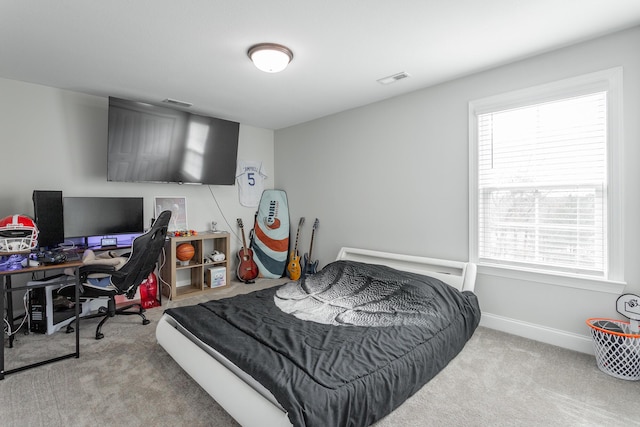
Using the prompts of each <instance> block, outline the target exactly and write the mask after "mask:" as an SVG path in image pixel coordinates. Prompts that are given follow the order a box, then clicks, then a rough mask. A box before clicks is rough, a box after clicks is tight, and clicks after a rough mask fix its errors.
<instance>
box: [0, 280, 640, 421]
mask: <svg viewBox="0 0 640 427" xmlns="http://www.w3.org/2000/svg"><path fill="white" fill-rule="evenodd" d="M277 284H279V282H278V281H273V280H269V279H262V280H259V281H258V282H257V283H256V284H255V285H245V284H242V283H237V282H232V284H231V286H229V287H227V288H224V289H220V290H219V291H220V292H216V293H213V294H209V295H208V296H207V297H206V299H212V298H225V297H229V296H233V295H236V294H238V293H246V292H251V291H253V290H256V289H261V288H265V287H269V286H274V285H277ZM204 300H205V299H202V297H195V298H190V299H185V300H180V301H177V302H173V301H166V300H164V301H163V304H164V306H163V307H158V308H153V309H150V310H148V311H147V313H146V314H147V317H148V318H149V319H150V320H151V324H150V325H147V326H143V325H141V323H140V321H139V318H138V317H137V316H136V317H129V316H120V317H115V318H112V319H109V321H108V322H107V323H106V325H105V326H104V328H103V332H104V334H105V338H104V339H102V340H99V341H96V340H95V339H94V333H95V325H96V324H97V320H86V321H83V322H81V329H80V336H81V342H80V345H81V347H80V358H79V359H75V358H71V359H66V360H63V361H59V362H56V363H52V364H48V365H44V366H40V367H37V368H34V369H30V370H27V371H22V372H18V373H15V374H12V375H8V376H7V377H6V378H5V379H4V380H3V381H0V424H1V425H2V426H6V427H29V426H43V427H45V426H46V427H57V426H60V427H62V426H147V425H149V426H192V427H193V426H212V427H214V426H215V427H232V426H237V425H238V424H237V423H236V422H235V421H234V420H233V419H232V418H231V417H230V416H229V415H228V414H227V413H226V412H225V411H224V410H223V409H222V408H221V407H220V406H219V405H218V404H217V403H216V402H215V401H214V400H213V399H211V397H210V396H209V395H208V394H206V393H205V392H204V391H203V390H202V389H201V388H200V387H199V386H198V385H197V384H196V383H195V382H194V381H193V380H192V379H191V378H190V377H189V376H187V375H186V374H185V373H184V372H183V371H182V369H181V368H180V367H179V366H178V365H177V364H176V363H175V362H174V361H173V360H172V359H171V357H169V356H168V355H167V353H166V352H165V351H164V350H163V349H162V348H161V347H160V346H159V345H158V344H157V343H156V340H155V325H156V324H157V321H158V319H159V318H160V317H161V315H162V313H163V311H164V309H166V308H168V307H174V306H178V305H186V304H194V303H198V302H201V301H204ZM585 327H586V326H585ZM74 339H75V335H74V334H65V333H64V332H62V331H61V332H57V333H55V334H53V335H51V336H46V335H39V334H28V335H24V334H22V333H18V334H17V335H16V340H15V343H14V348H8V347H7V342H6V339H5V360H6V369H10V368H12V367H15V366H20V365H22V364H25V363H31V362H33V361H37V360H40V358H42V357H43V356H44V357H45V358H46V357H51V356H55V355H59V354H64V353H68V352H72V351H73V349H74ZM639 401H640V381H625V380H620V379H616V378H613V377H611V376H609V375H607V374H605V373H603V372H601V371H600V370H599V369H598V368H597V366H596V363H595V359H594V357H593V356H590V355H586V354H582V353H576V352H573V351H569V350H565V349H562V348H559V347H554V346H550V345H546V344H543V343H539V342H535V341H531V340H528V339H524V338H521V337H517V336H514V335H509V334H505V333H502V332H498V331H495V330H491V329H487V328H483V327H480V328H478V330H477V331H476V333H475V334H474V336H473V337H472V338H471V340H470V341H469V342H468V343H467V345H466V347H465V348H464V349H463V350H462V352H461V353H460V354H459V355H458V357H456V358H455V359H454V360H453V361H452V362H451V363H450V364H449V365H448V366H447V367H446V368H445V369H444V370H443V371H442V372H441V373H440V374H438V375H437V376H436V377H435V378H434V379H433V380H432V381H431V382H429V383H428V384H427V385H426V386H425V387H423V388H422V389H421V390H420V391H418V392H417V393H416V394H415V395H414V396H412V397H411V398H410V399H409V400H407V401H406V402H405V403H404V404H403V405H402V406H400V407H399V408H398V409H397V410H396V411H394V412H393V413H391V414H390V415H388V416H387V417H385V418H384V419H382V420H380V421H379V422H378V423H377V424H376V427H392V426H394V427H395V426H407V427H410V426H416V427H417V426H421V427H424V426H427V427H429V426H547V427H548V426H563V427H566V426H614V425H616V426H617V425H625V426H640V409H639V408H640V407H639ZM247 410H250V408H247ZM330 410H331V409H330V408H327V411H330ZM328 427H330V426H328Z"/></svg>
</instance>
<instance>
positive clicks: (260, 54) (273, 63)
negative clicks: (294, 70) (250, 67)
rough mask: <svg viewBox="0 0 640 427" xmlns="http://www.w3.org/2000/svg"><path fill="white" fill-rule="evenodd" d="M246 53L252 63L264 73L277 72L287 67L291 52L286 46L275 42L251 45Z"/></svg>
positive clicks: (291, 57) (291, 55)
mask: <svg viewBox="0 0 640 427" xmlns="http://www.w3.org/2000/svg"><path fill="white" fill-rule="evenodd" d="M247 55H248V56H249V58H251V61H253V64H254V65H255V66H256V67H257V68H258V69H259V70H261V71H264V72H265V73H279V72H280V71H282V70H284V69H285V68H287V65H289V62H291V60H292V59H293V53H292V52H291V51H290V50H289V48H287V47H286V46H282V45H280V44H275V43H260V44H257V45H255V46H251V47H250V48H249V51H247Z"/></svg>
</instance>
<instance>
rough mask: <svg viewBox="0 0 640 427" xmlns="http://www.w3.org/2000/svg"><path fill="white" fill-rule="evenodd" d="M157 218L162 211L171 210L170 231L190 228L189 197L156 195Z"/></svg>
mask: <svg viewBox="0 0 640 427" xmlns="http://www.w3.org/2000/svg"><path fill="white" fill-rule="evenodd" d="M154 201H155V203H154V206H155V207H156V208H155V212H156V218H157V217H158V215H160V213H161V212H162V211H166V210H169V211H171V221H169V228H168V230H169V231H181V230H188V229H189V227H188V225H187V198H186V197H156V198H155V199H154Z"/></svg>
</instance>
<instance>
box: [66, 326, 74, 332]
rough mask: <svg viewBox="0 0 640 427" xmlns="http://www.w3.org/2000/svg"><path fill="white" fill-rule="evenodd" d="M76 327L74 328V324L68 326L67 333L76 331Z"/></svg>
mask: <svg viewBox="0 0 640 427" xmlns="http://www.w3.org/2000/svg"><path fill="white" fill-rule="evenodd" d="M74 331H75V329H73V327H72V326H67V330H66V331H65V333H67V334H70V333H71V332H74Z"/></svg>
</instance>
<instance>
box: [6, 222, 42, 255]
mask: <svg viewBox="0 0 640 427" xmlns="http://www.w3.org/2000/svg"><path fill="white" fill-rule="evenodd" d="M37 247H38V227H37V226H36V223H35V222H34V221H33V220H32V219H31V218H29V217H28V216H26V215H11V216H8V217H5V218H3V219H2V220H0V252H23V251H30V250H31V249H35V248H37Z"/></svg>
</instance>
